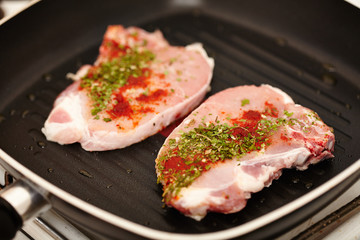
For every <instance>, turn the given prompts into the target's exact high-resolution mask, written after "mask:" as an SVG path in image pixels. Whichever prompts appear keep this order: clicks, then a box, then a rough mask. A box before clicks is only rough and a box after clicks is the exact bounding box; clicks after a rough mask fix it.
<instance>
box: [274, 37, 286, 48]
mask: <svg viewBox="0 0 360 240" xmlns="http://www.w3.org/2000/svg"><path fill="white" fill-rule="evenodd" d="M275 42H276V43H277V45H279V46H280V47H284V46H286V45H287V41H286V39H284V38H281V37H277V38H275Z"/></svg>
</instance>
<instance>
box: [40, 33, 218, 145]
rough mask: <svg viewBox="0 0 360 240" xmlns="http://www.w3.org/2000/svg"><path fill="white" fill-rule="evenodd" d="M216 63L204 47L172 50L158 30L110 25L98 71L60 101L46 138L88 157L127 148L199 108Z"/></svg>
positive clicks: (87, 72) (92, 69)
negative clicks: (80, 150)
mask: <svg viewBox="0 0 360 240" xmlns="http://www.w3.org/2000/svg"><path fill="white" fill-rule="evenodd" d="M213 67H214V61H213V59H212V58H209V57H208V56H207V54H206V52H205V50H204V49H203V48H202V45H201V44H200V43H194V44H191V45H189V46H186V47H175V46H170V45H169V44H168V42H167V41H166V40H165V39H164V38H163V36H162V34H161V32H160V31H155V32H154V33H148V32H146V31H144V30H142V29H140V28H136V27H129V28H127V29H125V28H123V27H122V26H109V27H108V29H107V31H106V33H105V36H104V40H103V42H102V44H101V46H100V54H99V56H98V58H97V60H96V62H95V63H94V65H93V66H91V65H85V66H83V67H81V68H80V69H79V71H78V72H77V73H76V74H75V75H74V74H69V76H70V77H71V78H72V79H74V80H75V82H74V83H73V84H72V85H70V86H69V87H68V88H67V89H65V90H64V91H63V92H62V93H61V94H60V95H59V96H58V98H57V99H56V101H55V103H54V108H53V110H52V111H51V113H50V115H49V117H48V119H47V120H46V122H45V126H44V128H43V129H42V131H43V133H44V134H45V135H46V138H47V139H48V140H49V141H55V142H58V143H60V144H71V143H75V142H80V143H81V146H82V147H83V148H84V149H85V150H88V151H104V150H112V149H117V148H124V147H126V146H129V145H131V144H133V143H136V142H139V141H142V140H143V139H145V138H147V137H149V136H151V135H153V134H155V133H157V132H158V131H160V130H161V129H163V128H164V127H166V126H167V125H169V124H170V123H171V122H173V121H174V120H175V119H178V118H180V117H183V116H185V115H186V114H188V113H189V112H190V111H191V110H193V109H194V108H195V107H196V106H197V105H198V104H199V103H200V102H201V101H202V99H203V98H204V96H205V94H206V92H207V91H208V90H209V85H210V81H211V77H212V70H213Z"/></svg>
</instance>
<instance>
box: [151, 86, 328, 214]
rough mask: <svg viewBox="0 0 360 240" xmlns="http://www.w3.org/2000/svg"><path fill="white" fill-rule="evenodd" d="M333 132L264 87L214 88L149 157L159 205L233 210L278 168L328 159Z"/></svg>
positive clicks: (277, 172)
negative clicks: (160, 189)
mask: <svg viewBox="0 0 360 240" xmlns="http://www.w3.org/2000/svg"><path fill="white" fill-rule="evenodd" d="M334 142H335V138H334V134H333V132H332V128H330V127H328V126H327V125H326V124H325V123H324V122H323V121H322V120H321V119H320V117H319V116H318V115H317V114H316V113H315V112H314V111H312V110H310V109H308V108H306V107H303V106H300V105H298V104H295V103H294V102H293V100H292V99H291V98H290V97H289V96H288V95H287V94H286V93H284V92H283V91H281V90H280V89H278V88H274V87H271V86H269V85H262V86H259V87H257V86H240V87H234V88H230V89H227V90H224V91H222V92H219V93H217V94H215V95H213V96H212V97H210V98H209V99H208V100H206V101H205V102H204V103H203V104H201V105H200V106H199V107H198V108H197V109H195V110H194V111H193V112H192V113H191V114H190V115H189V116H188V117H187V118H185V119H184V121H183V122H182V123H181V124H180V125H179V126H178V127H177V128H176V129H175V130H174V131H173V132H172V133H171V134H170V135H169V136H168V138H167V139H166V141H165V143H164V145H163V147H162V148H161V150H160V151H159V154H158V157H157V159H156V170H157V175H158V181H159V182H161V183H162V184H163V190H164V193H163V197H164V201H165V203H166V204H167V205H169V206H172V207H174V208H176V209H178V210H179V211H180V212H182V213H183V214H185V215H187V216H189V217H192V218H194V219H196V220H200V219H202V218H203V217H204V216H205V215H206V214H207V212H208V211H214V212H221V213H234V212H237V211H240V210H241V209H243V208H244V207H245V205H246V202H247V199H249V198H250V197H251V193H254V192H258V191H260V190H262V189H263V188H264V187H266V186H269V185H270V184H271V182H272V180H274V179H277V178H279V177H280V175H281V171H282V169H284V168H297V169H299V170H305V169H307V168H308V166H309V165H310V164H314V163H317V162H319V161H321V160H323V159H327V158H331V157H333V155H332V151H333V149H334Z"/></svg>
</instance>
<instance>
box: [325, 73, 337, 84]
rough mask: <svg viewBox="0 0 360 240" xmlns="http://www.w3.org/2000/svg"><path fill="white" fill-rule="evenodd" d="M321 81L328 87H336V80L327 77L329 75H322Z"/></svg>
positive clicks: (329, 76)
mask: <svg viewBox="0 0 360 240" xmlns="http://www.w3.org/2000/svg"><path fill="white" fill-rule="evenodd" d="M322 81H323V83H325V84H327V85H329V86H335V85H336V79H335V78H334V77H333V76H331V75H329V74H324V75H322Z"/></svg>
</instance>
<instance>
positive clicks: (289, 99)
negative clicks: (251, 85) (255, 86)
mask: <svg viewBox="0 0 360 240" xmlns="http://www.w3.org/2000/svg"><path fill="white" fill-rule="evenodd" d="M261 86H265V87H267V88H270V89H272V90H273V91H275V92H276V93H278V94H280V95H281V96H282V97H283V100H284V104H288V103H294V100H293V99H292V98H291V97H290V96H289V95H287V94H286V93H285V92H283V91H282V90H280V89H279V88H276V87H273V86H270V85H268V84H261Z"/></svg>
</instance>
